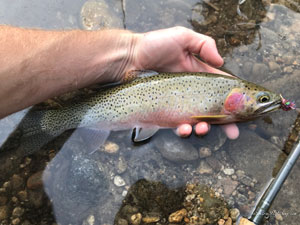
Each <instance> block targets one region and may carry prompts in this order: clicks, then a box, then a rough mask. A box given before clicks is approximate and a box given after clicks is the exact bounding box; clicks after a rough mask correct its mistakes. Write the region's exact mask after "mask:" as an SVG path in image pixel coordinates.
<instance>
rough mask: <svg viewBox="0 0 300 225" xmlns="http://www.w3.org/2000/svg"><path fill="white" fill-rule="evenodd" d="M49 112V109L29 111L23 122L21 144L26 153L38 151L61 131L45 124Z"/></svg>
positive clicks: (21, 125)
mask: <svg viewBox="0 0 300 225" xmlns="http://www.w3.org/2000/svg"><path fill="white" fill-rule="evenodd" d="M47 113H48V111H32V112H29V113H28V114H27V115H26V117H25V118H24V119H23V121H22V122H21V124H20V130H21V132H22V137H21V141H20V144H21V148H22V150H23V151H24V153H25V155H30V154H32V153H34V152H36V151H38V150H39V149H41V148H42V147H43V146H44V145H45V144H47V143H48V142H49V141H51V140H53V139H54V138H55V137H56V136H58V135H59V134H60V133H61V132H60V131H56V132H53V131H52V130H51V129H49V127H47V126H46V125H45V124H44V118H45V116H46V114H47Z"/></svg>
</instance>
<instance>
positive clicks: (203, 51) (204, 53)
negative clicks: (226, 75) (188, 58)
mask: <svg viewBox="0 0 300 225" xmlns="http://www.w3.org/2000/svg"><path fill="white" fill-rule="evenodd" d="M189 37H190V38H189V39H190V40H189V41H188V42H187V48H188V51H189V52H191V53H194V54H197V55H199V56H200V58H201V59H203V60H204V61H205V62H207V63H208V64H210V65H212V66H214V67H220V66H222V65H223V64H224V60H223V59H222V57H221V56H220V54H219V52H218V50H217V46H216V42H215V40H214V39H212V38H211V37H208V36H206V35H203V34H199V33H196V32H194V31H191V33H190V36H189Z"/></svg>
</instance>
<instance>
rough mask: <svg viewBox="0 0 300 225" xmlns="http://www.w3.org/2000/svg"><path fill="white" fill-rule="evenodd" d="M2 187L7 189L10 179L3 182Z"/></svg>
mask: <svg viewBox="0 0 300 225" xmlns="http://www.w3.org/2000/svg"><path fill="white" fill-rule="evenodd" d="M2 187H3V188H5V189H9V188H10V187H11V182H10V181H6V182H4V184H3V185H2Z"/></svg>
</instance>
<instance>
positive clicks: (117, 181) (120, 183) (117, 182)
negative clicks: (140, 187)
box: [114, 176, 126, 187]
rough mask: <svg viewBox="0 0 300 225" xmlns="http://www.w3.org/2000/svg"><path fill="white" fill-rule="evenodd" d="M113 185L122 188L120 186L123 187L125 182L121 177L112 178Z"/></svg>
mask: <svg viewBox="0 0 300 225" xmlns="http://www.w3.org/2000/svg"><path fill="white" fill-rule="evenodd" d="M114 184H115V185H116V186H117V187H122V186H125V184H126V183H125V181H124V179H123V178H122V177H120V176H115V177H114Z"/></svg>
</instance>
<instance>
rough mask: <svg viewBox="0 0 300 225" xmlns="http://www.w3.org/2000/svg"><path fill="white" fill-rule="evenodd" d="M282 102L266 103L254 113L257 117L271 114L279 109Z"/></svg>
mask: <svg viewBox="0 0 300 225" xmlns="http://www.w3.org/2000/svg"><path fill="white" fill-rule="evenodd" d="M281 105H282V101H281V99H279V100H276V101H273V102H268V103H265V104H264V105H262V106H261V107H260V108H259V109H257V110H256V111H255V113H257V114H258V115H262V114H265V113H269V112H273V111H276V110H278V109H280V108H281Z"/></svg>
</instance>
